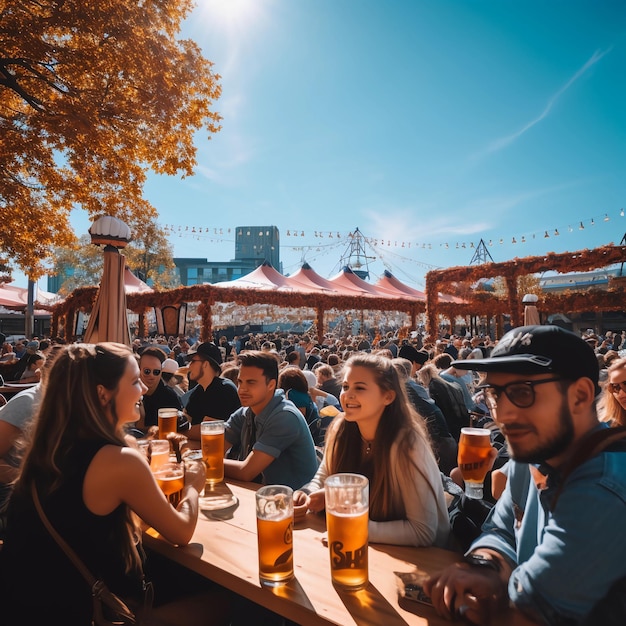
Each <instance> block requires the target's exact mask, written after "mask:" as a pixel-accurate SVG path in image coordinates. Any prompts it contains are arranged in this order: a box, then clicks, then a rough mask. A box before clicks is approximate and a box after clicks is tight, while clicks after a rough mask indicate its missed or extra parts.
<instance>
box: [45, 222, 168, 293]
mask: <svg viewBox="0 0 626 626" xmlns="http://www.w3.org/2000/svg"><path fill="white" fill-rule="evenodd" d="M122 253H123V254H124V256H125V257H126V265H127V266H128V267H129V269H130V270H131V271H133V272H134V273H135V274H136V275H137V276H139V277H140V278H141V279H142V280H143V281H145V282H148V283H149V284H150V285H152V286H153V287H155V288H156V289H159V288H160V289H171V288H174V287H178V286H179V285H180V279H179V277H178V274H177V273H176V269H175V265H174V260H173V256H172V255H173V250H172V246H171V245H170V244H169V243H168V241H167V238H166V237H165V235H164V233H163V230H162V229H161V228H160V227H159V226H158V224H157V223H156V222H154V221H153V220H147V221H146V222H144V224H142V227H141V228H140V229H139V230H138V231H137V232H135V233H133V239H132V241H131V242H130V243H129V244H128V245H127V246H126V248H124V250H123V251H122ZM103 267H104V255H103V252H102V249H101V248H100V247H98V246H94V245H93V244H92V243H91V237H90V236H89V235H83V236H81V237H80V239H79V240H78V244H77V245H73V246H68V247H62V248H57V249H56V250H55V251H54V264H53V269H52V272H51V273H52V274H56V275H58V276H61V277H62V279H63V282H62V283H61V286H60V287H59V294H61V295H62V296H66V295H68V294H69V293H71V292H72V291H74V289H76V288H77V287H87V286H95V285H98V284H99V283H100V280H101V278H102V270H103Z"/></svg>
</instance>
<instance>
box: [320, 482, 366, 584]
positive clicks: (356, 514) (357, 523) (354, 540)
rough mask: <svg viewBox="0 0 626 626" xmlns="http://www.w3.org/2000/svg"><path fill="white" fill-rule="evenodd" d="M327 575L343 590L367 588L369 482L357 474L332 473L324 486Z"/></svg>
mask: <svg viewBox="0 0 626 626" xmlns="http://www.w3.org/2000/svg"><path fill="white" fill-rule="evenodd" d="M324 492H325V499H326V529H327V531H328V549H329V551H330V576H331V579H332V581H333V584H334V585H335V586H336V587H338V588H339V589H342V590H344V591H358V590H359V589H364V588H365V587H367V583H368V569H367V546H368V528H367V525H368V522H369V481H368V480H367V478H366V477H365V476H361V475H360V474H333V475H332V476H329V477H328V478H327V479H326V483H325V484H324Z"/></svg>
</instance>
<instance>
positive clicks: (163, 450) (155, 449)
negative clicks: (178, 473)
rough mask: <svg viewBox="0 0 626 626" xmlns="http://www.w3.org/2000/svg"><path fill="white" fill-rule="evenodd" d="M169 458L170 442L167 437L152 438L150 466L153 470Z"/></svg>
mask: <svg viewBox="0 0 626 626" xmlns="http://www.w3.org/2000/svg"><path fill="white" fill-rule="evenodd" d="M169 460H170V442H169V441H167V439H154V440H153V441H151V442H150V467H151V469H152V471H153V472H155V471H156V470H157V469H159V467H161V465H163V464H164V463H167V462H168V461H169Z"/></svg>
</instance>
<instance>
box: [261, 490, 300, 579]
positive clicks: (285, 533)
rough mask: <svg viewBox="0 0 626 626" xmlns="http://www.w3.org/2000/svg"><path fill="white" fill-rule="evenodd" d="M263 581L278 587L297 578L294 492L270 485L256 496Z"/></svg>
mask: <svg viewBox="0 0 626 626" xmlns="http://www.w3.org/2000/svg"><path fill="white" fill-rule="evenodd" d="M256 525H257V538H258V543H259V579H260V581H261V584H262V585H265V586H268V587H275V586H278V585H282V584H284V583H286V582H287V581H289V580H290V579H291V578H293V534H292V533H293V490H292V489H291V487H287V486H285V485H267V486H266V487H261V488H260V489H259V490H258V491H257V492H256Z"/></svg>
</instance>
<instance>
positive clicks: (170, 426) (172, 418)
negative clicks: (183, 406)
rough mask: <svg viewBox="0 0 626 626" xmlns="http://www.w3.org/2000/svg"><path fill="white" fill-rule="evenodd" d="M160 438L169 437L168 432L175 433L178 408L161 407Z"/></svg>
mask: <svg viewBox="0 0 626 626" xmlns="http://www.w3.org/2000/svg"><path fill="white" fill-rule="evenodd" d="M158 415H159V439H167V435H168V433H175V432H176V427H177V425H178V409H159V413H158Z"/></svg>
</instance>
